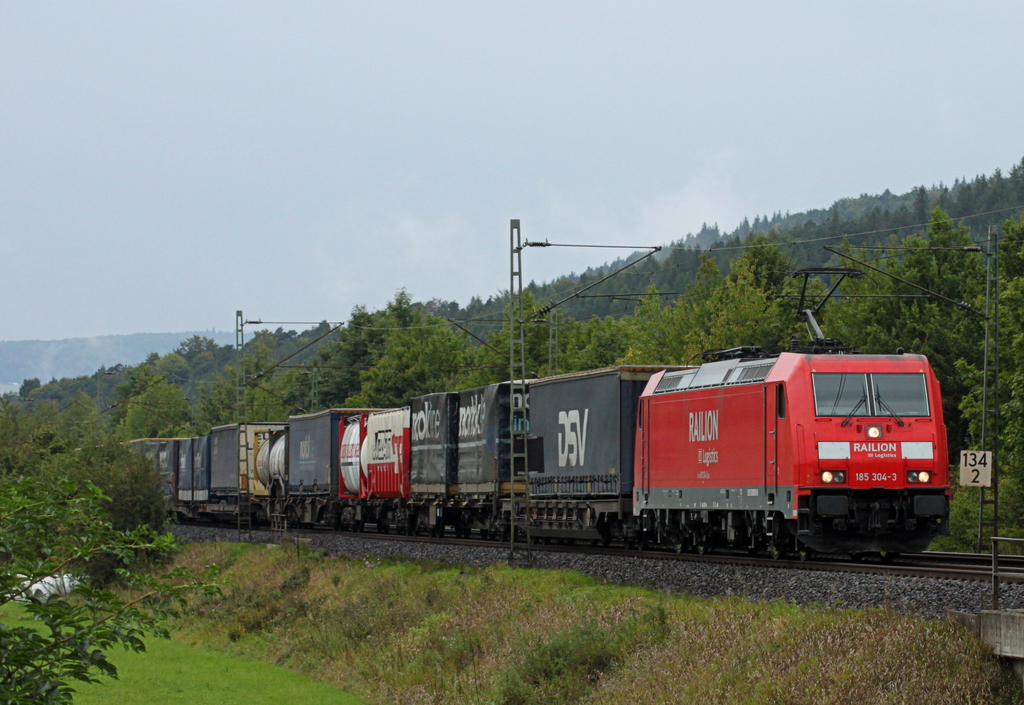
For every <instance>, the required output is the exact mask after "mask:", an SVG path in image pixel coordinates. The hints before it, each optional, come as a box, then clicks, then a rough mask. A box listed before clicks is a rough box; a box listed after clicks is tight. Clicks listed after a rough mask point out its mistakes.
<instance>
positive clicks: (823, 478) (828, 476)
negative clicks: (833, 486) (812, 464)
mask: <svg viewBox="0 0 1024 705" xmlns="http://www.w3.org/2000/svg"><path fill="white" fill-rule="evenodd" d="M821 481H822V482H824V483H825V484H826V485H827V484H828V483H830V482H832V473H830V472H829V471H828V470H826V471H825V472H823V473H821Z"/></svg>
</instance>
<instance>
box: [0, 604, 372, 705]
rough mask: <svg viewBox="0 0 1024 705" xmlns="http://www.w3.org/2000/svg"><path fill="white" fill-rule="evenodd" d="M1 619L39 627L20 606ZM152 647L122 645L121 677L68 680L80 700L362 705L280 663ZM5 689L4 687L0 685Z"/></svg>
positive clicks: (93, 703)
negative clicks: (127, 648) (126, 647)
mask: <svg viewBox="0 0 1024 705" xmlns="http://www.w3.org/2000/svg"><path fill="white" fill-rule="evenodd" d="M0 620H2V621H3V622H5V623H8V624H15V625H17V626H26V627H34V628H39V626H40V625H39V623H38V622H34V621H33V620H32V619H31V618H30V617H29V616H28V615H27V614H25V612H24V611H23V610H22V609H21V607H20V606H18V605H12V604H8V605H4V606H2V607H0ZM145 642H146V651H145V652H143V653H134V652H130V651H122V650H120V649H119V650H117V651H115V652H113V653H112V654H111V660H112V661H113V663H114V665H115V666H117V669H118V678H117V679H113V678H107V677H103V678H102V679H101V682H100V683H96V684H93V683H81V682H78V681H71V682H69V683H68V685H70V686H71V687H72V688H74V689H75V691H76V693H75V698H74V701H75V703H76V704H77V705H114V704H116V705H152V704H153V703H160V704H161V705H207V703H209V705H214V704H216V705H253V703H291V702H301V703H302V704H303V705H360V700H359V699H358V698H357V697H355V696H354V695H350V694H348V693H345V692H342V691H339V690H338V689H336V688H332V687H330V686H328V685H325V684H323V683H318V682H316V681H314V680H311V679H310V678H308V677H306V676H303V675H301V674H299V673H295V672H293V671H290V670H288V669H286V668H281V667H280V666H273V665H270V664H266V663H260V662H259V661H256V660H254V659H246V658H240V657H238V656H231V655H229V654H223V653H217V652H214V651H210V650H209V649H204V648H197V647H193V646H188V645H187V644H182V643H179V642H175V641H169V640H167V639H154V638H148V639H146V640H145ZM0 690H2V689H0Z"/></svg>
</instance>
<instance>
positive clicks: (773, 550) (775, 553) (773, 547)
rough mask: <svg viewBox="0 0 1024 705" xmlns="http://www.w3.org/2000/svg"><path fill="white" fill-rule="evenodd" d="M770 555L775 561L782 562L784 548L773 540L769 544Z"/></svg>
mask: <svg viewBox="0 0 1024 705" xmlns="http://www.w3.org/2000/svg"><path fill="white" fill-rule="evenodd" d="M768 555H769V556H771V558H772V560H773V561H777V560H781V559H782V556H783V555H784V551H783V550H782V547H781V546H779V544H778V542H777V541H776V540H775V539H772V540H771V542H770V543H769V544H768Z"/></svg>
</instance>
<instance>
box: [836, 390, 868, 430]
mask: <svg viewBox="0 0 1024 705" xmlns="http://www.w3.org/2000/svg"><path fill="white" fill-rule="evenodd" d="M867 400H868V395H867V394H865V395H864V396H862V397H861V398H860V401H859V402H857V405H856V406H855V407H853V408H852V409H850V413H849V414H847V415H846V418H845V419H843V422H842V423H841V424H839V425H840V426H849V425H850V419H852V418H853V415H854V414H856V413H857V409H859V408H860V407H862V406H864V404H865V403H866V402H867Z"/></svg>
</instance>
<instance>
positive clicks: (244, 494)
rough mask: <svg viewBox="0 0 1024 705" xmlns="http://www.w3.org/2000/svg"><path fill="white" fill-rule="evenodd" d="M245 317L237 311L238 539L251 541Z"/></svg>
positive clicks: (236, 426)
mask: <svg viewBox="0 0 1024 705" xmlns="http://www.w3.org/2000/svg"><path fill="white" fill-rule="evenodd" d="M244 347H245V318H244V317H243V316H242V312H241V311H236V312H235V429H236V431H237V433H238V437H237V444H236V450H237V452H238V502H237V504H236V505H235V507H236V511H237V514H238V517H237V518H238V540H239V541H252V493H251V488H250V486H249V426H248V423H247V422H248V417H247V401H248V399H247V396H248V395H247V389H246V379H245V353H244V351H243V349H244Z"/></svg>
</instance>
